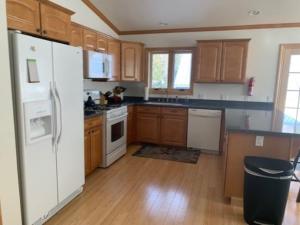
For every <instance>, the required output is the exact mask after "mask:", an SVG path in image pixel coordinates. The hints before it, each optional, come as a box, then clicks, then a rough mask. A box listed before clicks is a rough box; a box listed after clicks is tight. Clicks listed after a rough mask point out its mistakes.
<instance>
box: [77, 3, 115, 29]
mask: <svg viewBox="0 0 300 225" xmlns="http://www.w3.org/2000/svg"><path fill="white" fill-rule="evenodd" d="M82 2H83V3H84V4H86V5H87V7H89V8H90V9H91V10H92V11H93V12H94V13H96V15H97V16H98V17H99V18H100V19H102V20H103V21H104V22H105V23H106V24H107V25H108V26H109V27H110V28H111V29H112V30H113V31H114V32H116V33H117V34H120V30H119V29H118V28H117V27H116V26H115V25H114V24H113V23H112V22H111V21H110V20H109V19H108V18H107V17H106V16H105V15H104V14H103V13H102V12H101V11H100V10H99V9H98V8H97V7H96V6H95V5H94V4H93V3H92V2H91V1H90V0H82Z"/></svg>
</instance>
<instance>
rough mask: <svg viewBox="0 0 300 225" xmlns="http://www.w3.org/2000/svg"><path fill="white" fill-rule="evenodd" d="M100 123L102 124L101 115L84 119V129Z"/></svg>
mask: <svg viewBox="0 0 300 225" xmlns="http://www.w3.org/2000/svg"><path fill="white" fill-rule="evenodd" d="M101 125H102V116H101V117H100V116H99V117H95V118H91V119H86V120H85V121H84V129H85V130H88V129H91V128H93V127H97V126H101Z"/></svg>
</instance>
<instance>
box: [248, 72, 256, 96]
mask: <svg viewBox="0 0 300 225" xmlns="http://www.w3.org/2000/svg"><path fill="white" fill-rule="evenodd" d="M254 83H255V79H254V77H251V78H250V79H249V83H248V96H253V88H254Z"/></svg>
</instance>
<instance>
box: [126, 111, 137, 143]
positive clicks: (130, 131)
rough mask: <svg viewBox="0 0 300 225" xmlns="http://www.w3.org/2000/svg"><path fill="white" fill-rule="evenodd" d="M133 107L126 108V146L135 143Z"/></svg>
mask: <svg viewBox="0 0 300 225" xmlns="http://www.w3.org/2000/svg"><path fill="white" fill-rule="evenodd" d="M135 122H136V120H135V107H134V106H128V117H127V145H130V144H132V143H134V142H135V134H136V132H135V128H136V126H135Z"/></svg>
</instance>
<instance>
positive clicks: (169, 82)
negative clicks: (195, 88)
mask: <svg viewBox="0 0 300 225" xmlns="http://www.w3.org/2000/svg"><path fill="white" fill-rule="evenodd" d="M148 51H149V57H150V60H149V62H150V68H149V72H150V76H149V77H150V88H151V92H152V93H157V94H164V93H165V94H192V87H191V86H192V84H191V83H192V82H191V81H192V71H193V54H194V49H193V48H168V49H149V50H148Z"/></svg>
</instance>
